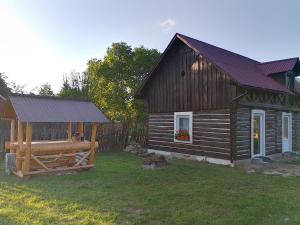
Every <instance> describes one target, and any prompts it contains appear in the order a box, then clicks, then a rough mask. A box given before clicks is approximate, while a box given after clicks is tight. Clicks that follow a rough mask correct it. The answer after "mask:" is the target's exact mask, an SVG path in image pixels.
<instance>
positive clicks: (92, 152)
mask: <svg viewBox="0 0 300 225" xmlns="http://www.w3.org/2000/svg"><path fill="white" fill-rule="evenodd" d="M96 134H97V124H96V123H93V124H92V131H91V148H90V156H89V162H88V164H89V165H91V164H93V163H94V155H95V142H96Z"/></svg>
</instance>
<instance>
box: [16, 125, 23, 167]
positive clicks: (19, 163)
mask: <svg viewBox="0 0 300 225" xmlns="http://www.w3.org/2000/svg"><path fill="white" fill-rule="evenodd" d="M22 150H23V124H22V122H21V121H20V120H18V148H17V149H16V170H17V172H18V171H21V169H22V161H21V160H20V157H21V151H22Z"/></svg>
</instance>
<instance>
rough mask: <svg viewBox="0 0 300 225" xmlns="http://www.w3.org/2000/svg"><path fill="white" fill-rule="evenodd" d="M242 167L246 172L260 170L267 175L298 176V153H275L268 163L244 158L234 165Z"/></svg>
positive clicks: (299, 168) (299, 174)
mask: <svg viewBox="0 0 300 225" xmlns="http://www.w3.org/2000/svg"><path fill="white" fill-rule="evenodd" d="M236 166H237V167H239V168H242V169H244V170H245V171H246V172H247V173H249V174H251V173H255V172H260V173H263V174H267V175H278V176H284V177H287V176H300V159H299V155H297V154H294V155H281V154H280V155H276V156H275V157H272V161H270V162H268V163H253V161H252V162H251V160H248V161H247V160H246V161H244V162H242V163H239V164H237V165H236Z"/></svg>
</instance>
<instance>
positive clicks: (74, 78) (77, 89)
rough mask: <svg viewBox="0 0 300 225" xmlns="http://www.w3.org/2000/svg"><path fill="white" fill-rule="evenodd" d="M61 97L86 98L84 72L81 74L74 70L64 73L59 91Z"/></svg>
mask: <svg viewBox="0 0 300 225" xmlns="http://www.w3.org/2000/svg"><path fill="white" fill-rule="evenodd" d="M58 95H59V96H61V97H73V98H85V99H87V98H88V81H87V74H86V72H82V73H81V74H80V73H79V72H77V71H75V70H73V71H72V72H70V74H69V75H64V77H63V86H62V87H61V89H60V91H59V93H58Z"/></svg>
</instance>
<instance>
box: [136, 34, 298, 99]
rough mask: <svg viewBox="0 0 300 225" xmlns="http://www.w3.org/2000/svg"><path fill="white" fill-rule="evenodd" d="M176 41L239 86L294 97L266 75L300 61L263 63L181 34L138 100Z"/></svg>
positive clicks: (143, 83) (145, 80)
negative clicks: (207, 61)
mask: <svg viewBox="0 0 300 225" xmlns="http://www.w3.org/2000/svg"><path fill="white" fill-rule="evenodd" d="M177 38H178V39H179V40H181V41H182V42H183V43H185V44H186V45H188V46H189V47H190V48H192V49H193V50H194V51H196V52H197V53H199V54H201V55H203V56H204V57H206V58H208V59H209V60H210V61H211V62H212V63H213V64H215V65H216V66H217V67H218V68H219V69H221V70H222V71H224V72H225V73H226V74H228V75H229V76H230V77H231V79H232V80H233V81H235V82H237V83H238V84H239V85H243V86H249V87H254V88H261V89H267V90H270V91H279V92H287V93H292V92H291V91H289V90H288V89H287V88H286V87H285V86H284V85H282V84H280V83H279V82H277V81H276V80H274V79H272V78H271V77H269V76H266V75H269V74H272V73H278V72H284V71H289V70H291V69H292V68H293V67H294V66H295V64H296V63H297V62H298V60H299V58H291V59H284V60H278V61H272V62H264V63H261V62H258V61H256V60H253V59H250V58H248V57H245V56H242V55H239V54H236V53H234V52H231V51H228V50H225V49H222V48H219V47H216V46H214V45H211V44H208V43H205V42H202V41H199V40H196V39H194V38H191V37H187V36H185V35H182V34H176V35H175V36H174V38H173V39H172V41H171V42H170V44H169V45H168V47H167V48H166V50H165V51H164V53H163V54H162V56H161V58H160V60H159V62H158V63H157V65H156V66H155V67H154V69H153V70H152V72H151V73H150V74H149V75H148V76H147V77H145V79H144V80H143V82H142V84H141V86H140V87H139V89H138V92H137V94H136V96H139V93H141V90H142V89H143V87H144V86H145V84H146V82H147V81H148V79H149V78H150V77H151V75H152V73H153V72H154V71H155V69H156V68H157V67H158V65H159V63H160V61H161V59H162V58H163V56H164V54H165V53H166V51H167V50H168V49H169V48H170V46H171V45H172V43H173V42H174V40H175V39H177Z"/></svg>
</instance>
